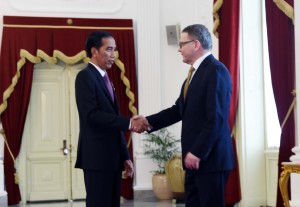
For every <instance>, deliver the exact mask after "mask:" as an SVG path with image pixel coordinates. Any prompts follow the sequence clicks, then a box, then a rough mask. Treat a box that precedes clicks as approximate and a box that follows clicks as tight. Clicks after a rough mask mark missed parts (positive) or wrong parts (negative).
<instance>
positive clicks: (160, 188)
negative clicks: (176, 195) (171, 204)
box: [152, 174, 173, 200]
mask: <svg viewBox="0 0 300 207" xmlns="http://www.w3.org/2000/svg"><path fill="white" fill-rule="evenodd" d="M152 187H153V191H154V194H155V195H156V197H157V198H158V199H160V200H170V199H172V198H173V193H172V191H171V189H170V186H169V182H168V178H167V175H166V174H156V175H153V177H152Z"/></svg>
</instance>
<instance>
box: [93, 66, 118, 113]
mask: <svg viewBox="0 0 300 207" xmlns="http://www.w3.org/2000/svg"><path fill="white" fill-rule="evenodd" d="M89 65H90V68H91V70H92V72H93V73H94V74H95V76H96V77H97V80H98V82H99V83H100V84H99V85H100V87H101V89H102V90H103V91H104V93H105V95H106V97H107V98H108V99H109V102H110V103H111V105H112V106H113V107H114V109H115V111H116V112H117V113H118V110H117V109H118V104H117V99H116V96H115V92H114V98H115V101H114V102H113V101H112V99H111V96H110V94H109V91H108V89H107V86H106V84H105V81H104V79H103V77H102V76H101V74H100V73H99V71H98V70H97V69H96V68H95V67H94V66H93V65H92V64H89Z"/></svg>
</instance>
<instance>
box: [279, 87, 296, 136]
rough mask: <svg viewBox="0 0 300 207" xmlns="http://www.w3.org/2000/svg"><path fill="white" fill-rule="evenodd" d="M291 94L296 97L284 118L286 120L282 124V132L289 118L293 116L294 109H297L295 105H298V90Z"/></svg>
mask: <svg viewBox="0 0 300 207" xmlns="http://www.w3.org/2000/svg"><path fill="white" fill-rule="evenodd" d="M291 94H292V95H293V96H294V99H293V101H292V103H291V105H290V108H289V110H288V112H287V113H286V115H285V117H284V120H283V122H282V124H281V130H282V129H283V127H284V126H285V124H286V122H287V120H288V118H289V117H290V115H291V112H292V110H293V109H294V107H295V105H296V90H295V89H294V90H293V91H292V92H291Z"/></svg>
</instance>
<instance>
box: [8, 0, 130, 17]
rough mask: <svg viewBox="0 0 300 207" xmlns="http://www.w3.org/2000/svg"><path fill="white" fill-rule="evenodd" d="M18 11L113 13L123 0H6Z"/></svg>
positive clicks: (120, 6) (120, 7)
mask: <svg viewBox="0 0 300 207" xmlns="http://www.w3.org/2000/svg"><path fill="white" fill-rule="evenodd" d="M8 2H9V4H10V5H11V7H13V8H14V9H16V10H18V11H32V12H33V11H40V12H64V13H65V12H74V13H101V14H114V13H117V12H119V11H120V10H121V9H122V7H123V5H124V0H110V1H107V0H88V1H87V0H68V1H66V0H52V1H47V0H39V1H36V0H8Z"/></svg>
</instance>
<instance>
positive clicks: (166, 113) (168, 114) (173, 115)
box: [146, 97, 181, 132]
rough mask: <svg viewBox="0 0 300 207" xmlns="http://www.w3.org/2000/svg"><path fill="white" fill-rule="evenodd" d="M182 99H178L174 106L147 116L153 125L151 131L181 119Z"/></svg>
mask: <svg viewBox="0 0 300 207" xmlns="http://www.w3.org/2000/svg"><path fill="white" fill-rule="evenodd" d="M180 101H181V97H179V98H178V99H177V101H176V103H175V105H173V106H172V107H170V108H167V109H165V110H162V111H161V112H159V113H156V114H153V115H150V116H147V117H146V118H147V120H148V122H149V124H150V125H151V126H152V127H153V129H152V130H151V132H152V131H156V130H159V129H161V128H164V127H167V126H170V125H172V124H175V123H176V122H178V121H180V120H181V113H180Z"/></svg>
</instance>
